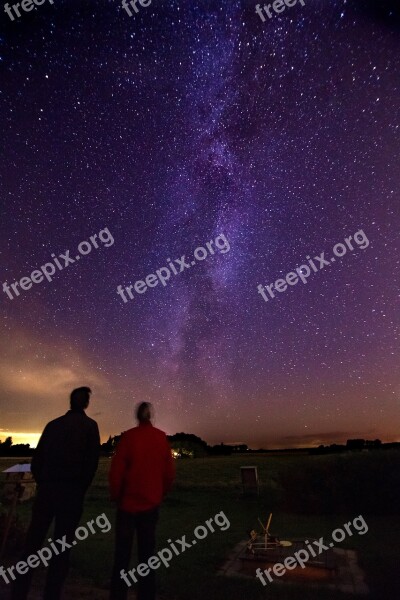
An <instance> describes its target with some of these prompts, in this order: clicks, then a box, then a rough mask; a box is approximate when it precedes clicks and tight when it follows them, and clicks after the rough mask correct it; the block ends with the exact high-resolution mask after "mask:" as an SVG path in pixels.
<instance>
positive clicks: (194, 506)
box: [0, 455, 400, 600]
mask: <svg viewBox="0 0 400 600" xmlns="http://www.w3.org/2000/svg"><path fill="white" fill-rule="evenodd" d="M398 458H399V455H396V460H398ZM332 460H335V459H333V458H332V457H324V456H322V457H321V456H313V457H311V456H307V455H287V456H285V455H273V456H269V455H251V456H246V457H243V456H232V457H223V458H204V459H194V460H181V461H177V463H176V464H177V481H176V484H175V487H174V490H173V491H172V493H171V494H170V496H169V497H168V499H167V500H166V502H165V503H164V505H163V506H162V509H161V513H160V520H159V526H158V549H161V548H163V547H168V544H167V539H168V538H172V539H173V540H174V539H176V538H180V537H181V536H182V535H184V534H186V535H187V539H188V540H191V539H193V530H194V529H195V528H196V527H197V526H198V525H201V524H203V523H204V522H205V521H206V520H207V519H208V518H210V517H212V516H214V515H215V514H216V513H218V512H220V511H224V513H225V515H226V516H227V518H228V519H229V521H230V528H229V529H227V530H226V531H219V530H217V531H216V532H215V533H209V535H208V537H207V538H205V539H204V540H202V541H200V540H199V541H198V542H197V545H196V546H195V547H192V548H190V549H187V550H186V552H185V553H183V554H181V555H180V556H177V557H175V558H174V559H173V560H172V561H171V564H170V567H169V568H168V569H166V568H164V567H163V566H162V567H161V568H160V569H158V571H157V574H158V575H157V576H158V589H159V592H160V596H161V597H162V598H166V599H167V600H204V596H205V595H206V596H207V600H223V599H225V598H226V599H229V600H245V599H247V598H250V599H251V600H259V599H261V598H269V599H271V600H280V599H287V600H292V599H293V600H294V599H298V598H301V599H302V600H308V599H309V600H314V599H315V600H317V598H318V600H328V599H332V600H336V599H338V600H339V599H341V600H343V599H344V598H347V597H348V598H350V597H353V596H347V595H344V594H340V593H336V592H335V593H334V592H322V591H321V590H318V591H317V590H312V589H309V588H308V589H307V587H304V586H301V588H300V587H298V586H295V585H284V586H283V585H279V584H268V586H267V587H265V588H263V586H262V585H261V583H260V582H259V581H258V580H257V579H256V578H254V580H253V579H242V578H240V579H238V578H228V577H222V576H220V575H217V569H218V567H219V566H220V565H221V564H222V563H223V562H224V559H225V557H226V555H227V553H229V551H230V550H231V549H232V548H233V547H234V546H235V545H236V544H237V542H239V541H241V540H243V539H245V538H246V537H247V536H246V532H247V531H248V530H249V529H252V528H257V529H258V526H257V517H258V516H260V517H261V518H262V520H266V517H267V516H268V513H269V512H270V511H272V512H273V524H272V527H271V531H272V532H273V533H278V534H279V536H280V537H281V538H283V539H290V538H295V537H297V538H298V537H303V536H304V537H311V538H320V537H321V536H324V537H326V538H330V534H331V532H332V530H334V529H335V528H337V527H341V526H342V525H343V524H344V523H346V522H347V521H350V520H353V519H354V518H355V517H356V516H358V515H359V514H360V512H357V513H354V512H353V513H352V514H350V513H343V514H329V515H324V514H318V515H316V514H306V515H305V514H295V512H283V511H282V509H281V507H282V506H284V505H285V502H284V501H285V497H284V496H285V493H287V492H285V490H284V489H282V487H281V484H280V475H281V473H282V471H284V470H285V469H287V468H291V469H294V470H295V471H296V472H301V471H302V470H303V469H304V468H305V467H306V466H309V465H313V466H317V467H318V469H321V472H322V471H323V470H325V471H326V470H329V469H330V465H331V463H332ZM344 460H348V461H350V463H349V464H351V460H352V458H351V457H349V458H348V459H344ZM360 460H361V461H365V468H366V469H367V470H368V461H370V460H371V459H370V456H369V455H365V456H364V457H362V458H360V457H358V458H357V461H358V462H357V471H355V472H354V473H353V474H352V477H351V479H349V481H348V485H349V486H351V487H352V489H353V494H354V495H357V472H359V471H360ZM16 462H20V459H0V468H1V470H3V469H4V468H6V467H7V466H9V465H11V464H15V463H16ZM109 464H110V460H109V459H107V458H103V459H102V460H101V463H100V466H99V470H98V473H97V475H96V478H95V481H94V483H93V485H92V487H91V488H90V490H89V492H88V494H87V497H86V504H85V513H84V516H83V518H82V522H81V523H82V524H84V523H86V522H87V521H88V520H90V519H92V518H95V517H96V516H97V515H99V514H101V513H103V512H105V513H106V515H107V516H108V518H109V519H110V521H111V522H113V519H114V510H115V509H114V507H113V506H112V505H111V504H110V503H109V500H108V491H107V472H108V468H109ZM244 464H252V465H256V466H257V467H258V472H259V478H260V484H261V487H260V496H259V498H257V499H242V498H241V497H240V466H241V465H244ZM350 471H351V469H350ZM346 473H347V475H346V476H347V477H348V476H349V475H348V473H349V469H347V471H346ZM299 491H300V490H299ZM290 493H291V494H294V496H295V494H296V490H294V491H293V490H291V492H290ZM371 494H379V490H377V489H373V484H371ZM398 512H399V507H394V510H393V514H392V515H389V516H387V515H385V516H382V515H381V516H377V515H363V516H364V518H365V520H366V522H367V523H368V527H369V531H368V533H367V534H366V535H363V536H359V535H354V536H353V537H351V538H346V539H345V540H344V541H343V542H342V543H341V544H340V546H341V547H343V548H354V549H356V550H357V551H358V553H359V559H360V563H361V566H362V568H363V569H364V571H365V572H366V575H367V583H368V585H369V587H370V589H371V597H372V598H374V599H376V600H381V599H382V600H392V599H393V600H394V599H396V598H399V597H400V573H399V568H398V565H399V558H398V555H399V550H398V540H399V539H400V519H399V517H398ZM18 513H19V516H20V520H21V522H22V523H23V524H24V525H25V526H26V524H27V523H28V520H29V513H30V503H26V504H24V505H21V506H20V507H19V509H18ZM396 513H397V514H396ZM112 553H113V530H112V529H111V531H110V532H109V533H103V534H102V533H96V534H95V535H90V536H89V537H88V538H87V539H86V540H85V541H82V542H80V543H79V544H78V545H77V546H76V548H75V549H74V551H73V554H72V568H71V573H70V578H69V581H70V582H72V583H74V584H77V583H78V584H80V585H82V586H84V585H85V586H87V585H89V587H90V588H91V589H92V590H99V591H98V592H96V591H94V592H93V593H92V595H90V597H92V598H100V597H101V598H103V597H106V592H105V591H104V592H102V593H104V594H105V595H104V596H103V595H101V594H100V590H105V589H106V588H107V585H108V582H109V577H110V570H111V563H112ZM16 558H17V556H11V555H10V554H8V556H7V557H6V560H5V561H4V560H3V564H11V563H14V562H16ZM42 578H43V573H41V574H40V575H39V576H38V580H39V582H40V580H41V579H42ZM71 597H72V596H71ZM85 597H86V596H85ZM68 600H69V597H68Z"/></svg>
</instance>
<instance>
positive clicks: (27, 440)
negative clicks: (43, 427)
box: [0, 429, 41, 448]
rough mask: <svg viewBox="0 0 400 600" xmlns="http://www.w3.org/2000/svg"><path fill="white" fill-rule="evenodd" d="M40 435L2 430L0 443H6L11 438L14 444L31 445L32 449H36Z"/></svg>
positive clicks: (0, 430)
mask: <svg viewBox="0 0 400 600" xmlns="http://www.w3.org/2000/svg"><path fill="white" fill-rule="evenodd" d="M40 436H41V432H40V433H23V432H15V431H8V430H5V429H0V441H2V442H4V441H5V440H6V438H8V437H11V438H12V441H13V445H14V444H30V446H31V448H36V446H37V443H38V441H39V438H40Z"/></svg>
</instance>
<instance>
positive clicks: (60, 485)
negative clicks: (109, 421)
mask: <svg viewBox="0 0 400 600" xmlns="http://www.w3.org/2000/svg"><path fill="white" fill-rule="evenodd" d="M90 394H91V390H90V388H88V387H80V388H77V389H75V390H73V391H72V393H71V410H69V411H68V412H67V413H66V414H65V415H63V416H62V417H59V418H58V419H55V420H54V421H50V423H48V424H47V425H46V427H45V429H44V431H43V433H42V436H41V438H40V440H39V443H38V446H37V448H36V451H35V454H34V457H33V459H32V465H31V470H32V473H33V476H34V478H35V480H36V482H37V484H38V491H37V496H36V499H35V502H34V505H33V508H32V520H31V524H30V526H29V529H28V533H27V539H26V543H25V549H24V553H23V557H22V559H21V560H25V559H26V558H27V557H28V556H29V555H31V554H34V553H36V552H37V551H38V550H39V549H40V548H41V547H42V545H43V542H44V541H45V537H46V534H47V531H48V529H49V527H50V524H51V522H52V521H53V519H54V533H53V540H54V541H56V540H64V541H65V542H66V544H63V546H64V550H63V551H61V552H60V553H59V554H58V555H54V556H53V557H52V559H51V560H50V565H49V569H48V573H47V578H46V586H45V591H44V595H43V599H44V600H58V599H59V598H60V597H61V592H62V587H63V584H64V581H65V578H66V576H67V573H68V565H69V552H70V549H69V548H68V546H70V545H71V544H72V542H73V541H74V534H75V530H76V528H77V527H78V525H79V520H80V518H81V515H82V510H83V500H84V496H85V493H86V490H87V488H88V487H89V485H90V483H91V481H92V479H93V477H94V475H95V473H96V470H97V465H98V461H99V450H100V436H99V429H98V427H97V423H96V421H94V420H93V419H90V418H89V417H88V416H86V414H85V409H86V408H87V407H88V406H89V398H90ZM64 536H65V537H64ZM45 545H46V546H49V544H48V543H47V540H46V544H45ZM59 547H60V550H61V546H60V543H59ZM31 579H32V568H30V569H29V570H28V572H27V573H26V574H25V575H17V577H16V580H15V582H14V584H13V589H12V594H11V598H12V600H25V599H26V598H27V597H28V592H29V587H30V583H31Z"/></svg>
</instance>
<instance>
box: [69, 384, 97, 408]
mask: <svg viewBox="0 0 400 600" xmlns="http://www.w3.org/2000/svg"><path fill="white" fill-rule="evenodd" d="M91 393H92V390H91V389H90V388H88V387H80V388H76V389H74V390H72V392H71V396H70V399H71V409H72V410H76V409H80V410H85V408H87V407H88V406H89V398H90V394H91Z"/></svg>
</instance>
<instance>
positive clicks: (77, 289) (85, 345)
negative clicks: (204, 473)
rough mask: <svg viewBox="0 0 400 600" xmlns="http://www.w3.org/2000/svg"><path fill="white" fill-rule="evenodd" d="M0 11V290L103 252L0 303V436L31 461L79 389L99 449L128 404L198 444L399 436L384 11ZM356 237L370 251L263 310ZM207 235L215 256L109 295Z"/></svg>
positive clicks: (334, 1) (399, 266) (394, 203)
mask: <svg viewBox="0 0 400 600" xmlns="http://www.w3.org/2000/svg"><path fill="white" fill-rule="evenodd" d="M1 13H2V15H1V32H2V33H1V39H0V57H1V62H0V68H1V69H2V79H1V80H2V89H1V95H0V102H1V113H0V114H1V123H0V128H1V130H2V139H3V140H4V150H3V152H2V161H1V163H2V166H1V185H2V194H1V203H2V210H1V235H0V248H1V254H0V259H1V263H0V266H1V280H0V285H1V287H2V288H3V284H4V282H7V284H8V286H10V285H11V284H12V283H13V282H15V281H20V280H21V278H23V277H26V276H28V277H29V276H30V274H31V273H32V271H34V270H35V269H40V266H41V265H44V264H45V263H47V262H49V261H52V257H51V255H52V254H54V255H55V257H58V256H59V255H60V254H61V253H62V254H65V252H66V250H67V249H68V250H70V252H71V256H72V257H75V255H76V254H77V250H76V249H77V247H78V245H79V244H80V242H82V241H83V240H86V241H87V240H89V239H90V236H92V235H93V234H95V233H97V234H98V233H99V232H100V231H102V230H104V229H106V228H107V230H108V232H109V233H110V234H111V236H112V239H113V240H114V243H112V244H109V245H108V246H106V245H105V244H99V247H98V248H97V249H95V248H93V249H92V251H91V252H90V254H87V255H86V256H81V257H80V258H81V260H80V262H78V261H77V260H75V262H74V264H69V265H68V267H65V268H64V269H63V270H57V272H56V274H55V275H54V277H53V278H52V281H51V282H49V281H47V280H46V279H45V280H44V281H43V282H41V283H37V284H36V283H34V284H33V285H32V287H31V288H30V289H27V290H24V291H22V290H21V292H20V295H19V296H16V295H15V294H14V296H13V298H12V299H11V298H9V296H8V295H7V293H6V292H5V291H4V288H3V289H1V290H0V291H1V293H0V299H1V311H2V314H3V318H2V325H1V327H2V332H1V337H0V346H1V359H0V375H1V377H0V380H1V384H0V439H4V438H5V437H6V435H13V438H14V441H15V442H21V441H24V442H25V441H27V442H30V443H31V444H32V445H35V443H36V440H37V437H38V434H39V433H40V432H41V431H42V429H43V427H44V425H45V424H46V423H47V422H48V421H49V420H50V419H52V418H55V417H56V416H59V415H60V414H62V413H63V412H65V411H66V410H67V409H68V403H69V393H70V391H71V390H72V389H73V388H74V387H77V386H80V385H89V386H90V387H91V388H92V390H93V395H92V401H91V405H90V407H89V410H88V414H89V415H90V416H91V417H93V418H95V419H96V420H97V421H98V423H99V427H100V431H101V435H102V438H103V440H104V441H105V440H106V439H107V437H108V436H109V435H110V434H112V435H114V434H118V433H120V432H121V431H122V430H126V429H128V428H129V427H131V426H132V425H133V422H134V421H133V406H134V404H135V403H137V402H139V401H141V400H147V401H150V402H152V403H153V404H154V407H155V411H156V420H155V424H156V426H158V427H160V428H161V429H163V430H165V431H166V432H167V433H169V434H173V433H175V432H178V431H186V432H190V433H194V434H196V435H199V436H201V437H202V438H203V439H205V440H207V441H208V442H209V443H220V442H225V443H233V442H243V443H248V444H249V445H251V446H252V447H269V448H278V447H289V446H304V445H314V444H320V443H324V444H326V443H332V442H341V441H344V440H346V439H347V438H349V437H367V438H369V439H375V438H377V437H378V438H381V439H382V440H385V441H393V440H399V441H400V433H399V425H400V363H399V349H400V348H399V326H400V320H399V315H400V311H399V298H400V295H399V274H400V259H399V256H400V254H399V230H400V196H399V185H400V169H399V154H400V153H399V150H400V142H399V133H400V128H399V107H400V72H399V67H400V60H399V57H400V10H399V7H398V5H397V3H396V2H394V1H391V0H380V1H379V2H378V1H373V0H363V1H355V0H354V1H351V0H347V1H346V0H307V1H306V3H305V6H304V7H302V6H301V5H300V4H299V3H298V4H297V5H296V6H294V7H292V8H287V9H286V11H285V12H283V13H282V14H280V15H275V16H274V17H273V18H272V19H267V21H266V22H265V23H263V22H262V21H261V19H260V18H259V17H258V16H257V15H256V13H255V2H253V1H247V0H246V1H244V0H242V1H240V0H218V1H217V0H169V1H161V0H153V2H152V4H151V5H150V6H149V7H147V8H141V9H140V12H139V13H138V14H137V15H136V14H135V15H134V16H133V17H129V16H128V15H127V14H126V12H125V11H124V10H123V9H122V8H121V5H120V2H119V1H116V0H112V1H107V2H104V1H101V2H96V3H94V2H87V1H80V2H76V1H74V0H68V1H65V0H55V2H54V4H53V5H51V4H50V3H48V2H46V3H45V4H43V5H42V6H40V7H38V8H37V9H35V10H34V11H32V12H29V13H22V16H21V18H19V19H15V20H14V21H13V22H11V20H10V19H9V18H8V17H7V15H6V14H5V13H4V14H3V9H1ZM359 230H363V231H364V233H365V235H366V236H367V237H368V240H369V246H368V247H367V248H365V249H361V248H359V247H356V248H355V249H354V251H352V252H350V251H348V252H347V254H346V255H345V256H344V257H343V258H340V259H339V258H338V259H337V261H336V263H335V264H331V265H330V266H327V267H325V268H324V269H322V270H321V271H318V272H317V273H313V274H312V276H310V277H309V279H308V283H307V284H303V283H301V282H299V283H298V285H296V286H293V287H290V289H287V290H286V291H285V292H284V293H277V294H276V297H275V298H274V299H271V300H270V301H268V302H265V300H263V298H262V297H261V295H260V294H259V293H258V291H257V286H258V285H260V284H263V285H265V286H266V285H268V284H270V283H272V282H274V281H276V280H277V279H278V278H280V277H285V276H286V274H287V273H289V272H291V271H293V270H295V268H296V267H299V266H300V265H301V264H304V261H305V257H306V256H319V255H320V254H321V253H322V252H323V251H325V253H326V256H328V257H329V256H331V255H332V248H333V246H334V245H335V244H337V243H339V242H343V241H344V238H346V237H348V236H350V235H354V233H355V232H357V231H359ZM220 234H223V235H224V236H225V238H226V239H227V240H228V241H229V247H230V249H229V251H228V252H225V253H222V252H215V253H214V255H209V256H208V257H207V258H206V259H205V260H202V261H198V262H196V264H195V266H192V265H191V266H190V268H188V269H185V270H184V272H182V273H178V275H176V276H175V275H173V276H171V279H170V280H169V281H168V283H167V285H166V286H162V285H161V283H159V285H157V287H154V288H151V289H150V288H149V289H147V291H146V292H145V293H143V294H139V293H134V294H133V296H134V297H133V299H132V300H131V299H129V298H128V302H126V303H125V302H123V301H122V299H121V297H120V296H119V295H118V294H117V287H118V286H119V285H122V286H123V287H125V286H128V285H132V284H134V283H135V281H137V280H143V279H144V278H145V277H146V276H147V275H149V274H151V273H155V270H156V269H159V268H161V267H163V266H166V265H167V261H168V260H169V259H170V260H174V259H178V258H180V257H181V256H182V255H186V257H187V258H189V259H191V257H193V251H194V249H195V248H197V247H199V246H203V247H204V246H205V244H206V242H207V241H209V240H215V238H216V237H217V236H218V235H220ZM60 260H61V259H60ZM178 270H179V269H178ZM288 287H289V286H288Z"/></svg>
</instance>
